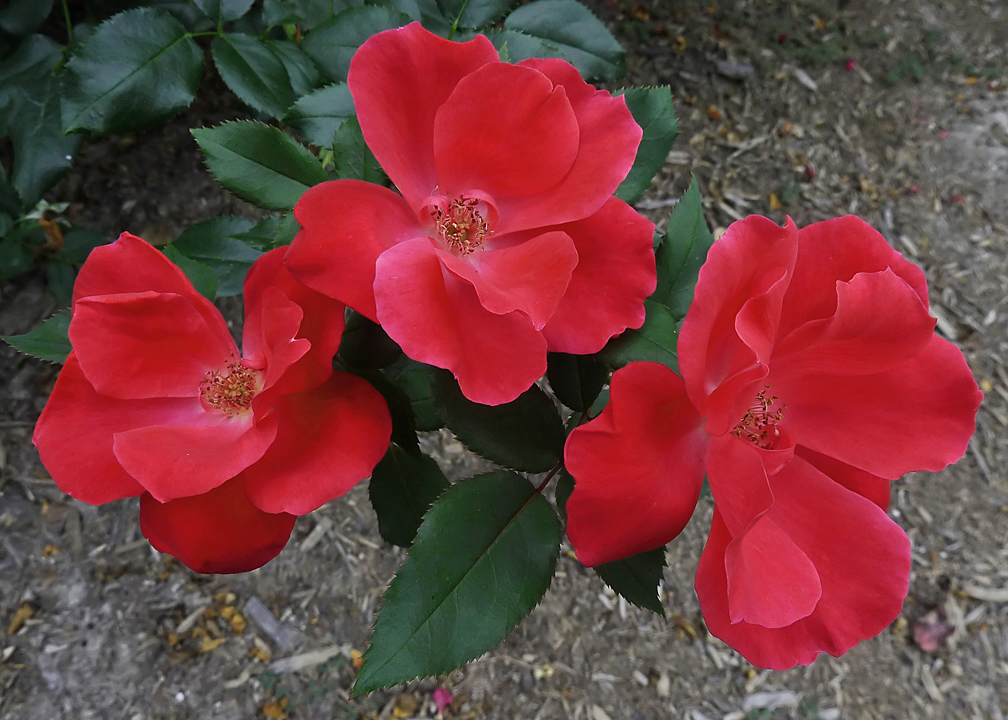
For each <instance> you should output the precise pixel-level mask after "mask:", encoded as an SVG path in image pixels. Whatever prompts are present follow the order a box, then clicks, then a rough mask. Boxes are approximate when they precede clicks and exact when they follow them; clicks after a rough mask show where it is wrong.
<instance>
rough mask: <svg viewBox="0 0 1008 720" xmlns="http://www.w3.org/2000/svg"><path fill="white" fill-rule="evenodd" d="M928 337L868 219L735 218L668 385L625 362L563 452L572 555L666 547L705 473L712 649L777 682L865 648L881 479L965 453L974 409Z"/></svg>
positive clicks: (918, 302)
mask: <svg viewBox="0 0 1008 720" xmlns="http://www.w3.org/2000/svg"><path fill="white" fill-rule="evenodd" d="M934 327H935V320H934V318H932V317H931V316H930V315H929V314H928V296H927V284H926V282H925V279H924V273H923V272H921V270H920V269H919V268H918V267H917V266H916V265H913V264H912V263H910V262H908V261H907V260H906V259H904V258H903V257H902V256H901V255H900V254H899V253H898V252H896V251H895V250H893V249H892V248H891V247H890V246H889V245H888V244H887V243H886V241H885V239H884V238H883V237H882V236H881V235H880V234H879V233H878V232H876V231H875V230H874V229H872V228H871V227H870V226H869V225H868V224H867V223H865V222H864V221H862V220H860V219H858V218H855V217H844V218H839V219H836V220H830V221H826V222H820V223H815V224H813V225H809V226H808V227H805V228H803V229H801V230H798V229H797V228H796V227H795V225H794V223H792V222H791V221H790V220H789V221H788V223H787V225H786V226H785V227H783V228H781V227H779V226H777V225H775V224H774V223H773V222H771V221H770V220H767V219H766V218H762V217H757V216H752V217H749V218H746V219H745V220H741V221H739V222H736V223H735V224H733V225H732V226H731V227H730V228H729V229H728V231H727V232H726V233H725V235H724V236H723V237H722V238H721V239H720V240H719V241H718V242H716V243H715V244H714V246H713V247H712V248H711V250H710V253H709V254H708V256H707V261H706V263H705V264H704V265H703V267H702V268H701V270H700V276H699V279H698V281H697V284H696V290H695V297H694V300H693V304H692V305H691V306H690V309H689V312H688V314H687V315H686V319H685V321H684V322H683V326H682V330H681V333H680V336H679V366H680V368H681V371H682V377H681V378H680V377H679V376H678V375H676V374H675V373H673V372H672V371H671V370H669V369H668V368H666V367H664V366H661V365H657V364H654V363H632V364H630V365H628V366H627V367H625V368H623V369H621V370H619V371H617V372H616V373H615V374H614V376H613V378H612V387H611V402H610V403H609V405H608V406H607V407H606V409H605V410H604V411H603V412H602V414H601V415H600V416H599V417H598V418H597V419H595V420H594V421H592V422H590V423H588V424H587V425H584V426H582V427H580V428H578V429H576V430H574V431H573V432H572V433H571V435H570V436H569V438H568V441H567V447H566V464H567V468H568V470H569V471H570V472H571V473H572V474H573V475H574V477H575V480H576V485H575V488H574V492H573V494H572V495H571V497H570V499H569V501H568V503H567V512H568V518H569V520H568V528H567V531H568V535H569V537H570V538H571V542H572V543H573V544H574V547H575V549H576V551H577V555H578V558H579V559H580V560H581V561H582V562H584V563H585V564H587V565H597V564H599V563H605V562H609V561H612V560H615V559H618V558H621V557H626V556H628V555H632V554H634V553H638V552H641V551H644V550H649V549H651V548H653V547H657V546H660V545H664V544H665V543H667V542H668V541H669V540H671V539H672V538H673V537H675V536H676V535H678V534H679V532H680V531H681V530H682V529H683V527H684V526H685V525H686V523H687V522H688V520H689V518H690V515H691V514H692V512H693V507H694V505H695V504H696V501H697V498H698V496H699V493H700V486H701V483H702V481H703V477H704V473H705V472H706V475H707V478H708V481H709V483H710V488H711V493H712V495H713V496H714V502H715V509H714V519H713V524H712V527H711V532H710V537H709V538H708V541H707V545H706V547H705V548H704V552H703V556H702V557H701V560H700V566H699V569H698V571H697V579H696V589H697V595H698V596H699V598H700V605H701V609H702V611H703V614H704V619H705V621H706V623H707V626H708V628H709V629H710V631H711V632H712V633H713V634H714V635H716V636H717V637H719V638H721V639H722V640H724V641H725V642H727V643H728V644H729V645H731V646H732V647H734V648H735V649H736V650H738V651H739V652H741V653H742V654H743V655H744V656H745V657H746V658H747V659H749V660H750V661H751V662H752V663H754V664H755V665H758V666H760V667H768V668H774V669H778V670H782V669H787V668H790V667H792V666H793V665H795V664H796V663H801V664H808V663H810V662H812V660H814V659H815V657H816V656H817V655H818V654H819V653H820V652H828V653H830V654H833V655H839V654H841V653H843V652H845V651H847V650H848V649H850V648H851V647H852V646H853V645H855V644H856V643H857V642H859V641H860V640H862V639H865V638H869V637H873V636H874V635H876V634H878V633H879V632H881V631H882V630H883V629H884V628H885V627H886V626H887V625H889V623H891V622H892V621H893V620H894V619H895V618H896V616H897V615H898V614H899V613H900V611H901V610H902V607H903V597H904V596H905V595H906V591H907V583H908V578H909V571H910V543H909V541H908V540H907V538H906V535H905V534H904V533H903V531H902V530H901V529H900V527H899V526H898V525H897V524H896V523H895V522H893V521H892V520H891V519H890V518H889V516H888V515H887V513H886V510H887V508H888V506H889V482H890V481H891V480H894V479H897V478H899V477H900V476H902V475H903V474H904V473H907V472H911V471H914V470H932V471H933V470H940V469H941V468H943V467H945V466H946V465H948V464H949V463H952V462H955V461H956V460H958V459H959V458H960V457H962V455H963V453H964V452H965V451H966V446H967V444H968V442H969V438H970V436H971V435H972V433H973V428H974V420H975V416H976V412H977V408H978V407H979V404H980V400H981V398H982V395H981V393H980V390H979V388H978V387H977V384H976V382H975V380H974V379H973V375H972V373H971V372H970V370H969V367H968V366H967V365H966V361H965V359H964V358H963V356H962V353H961V352H960V351H959V350H958V348H956V347H955V346H954V345H952V344H951V343H949V342H947V341H946V340H943V339H941V338H940V337H938V336H937V335H935V333H934Z"/></svg>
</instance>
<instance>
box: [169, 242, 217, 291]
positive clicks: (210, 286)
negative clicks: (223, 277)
mask: <svg viewBox="0 0 1008 720" xmlns="http://www.w3.org/2000/svg"><path fill="white" fill-rule="evenodd" d="M164 254H165V255H166V256H167V257H168V259H169V260H171V261H172V262H173V263H175V264H176V265H178V266H179V269H180V270H181V271H182V272H184V273H185V275H186V277H187V278H189V282H191V283H192V284H193V287H194V288H196V292H198V293H199V294H200V295H202V296H203V297H205V298H206V299H207V300H213V299H214V298H216V297H217V277H216V276H215V275H214V271H213V270H211V269H210V268H209V267H207V266H206V265H204V264H203V263H201V262H198V261H197V260H193V259H192V258H187V257H186V256H185V255H183V254H182V253H180V252H179V251H178V249H177V248H176V247H175V246H174V245H173V244H171V243H169V244H167V245H165V246H164Z"/></svg>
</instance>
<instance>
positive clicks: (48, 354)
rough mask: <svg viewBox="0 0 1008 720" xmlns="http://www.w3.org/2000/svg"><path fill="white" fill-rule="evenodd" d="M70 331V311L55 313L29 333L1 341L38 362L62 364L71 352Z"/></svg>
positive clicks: (0, 337)
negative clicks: (68, 334)
mask: <svg viewBox="0 0 1008 720" xmlns="http://www.w3.org/2000/svg"><path fill="white" fill-rule="evenodd" d="M69 329H70V311H69V310H64V311H63V312H59V313H56V314H55V315H53V316H52V317H51V318H49V319H48V320H46V321H45V322H44V323H42V324H41V325H39V326H38V327H37V328H35V329H34V330H32V331H31V332H30V333H25V334H24V335H3V336H0V340H3V341H4V342H6V343H7V344H9V345H10V346H11V347H13V348H14V349H15V350H18V351H19V352H23V353H25V354H26V355H31V356H32V357H37V358H38V359H39V360H47V361H48V362H53V363H59V364H61V365H62V364H63V363H64V362H65V361H66V358H67V355H69V354H70V351H71V350H73V347H72V346H71V345H70V338H69V337H68V336H67V332H68V331H69Z"/></svg>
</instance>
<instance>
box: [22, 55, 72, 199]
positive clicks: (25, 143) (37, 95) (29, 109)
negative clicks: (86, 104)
mask: <svg viewBox="0 0 1008 720" xmlns="http://www.w3.org/2000/svg"><path fill="white" fill-rule="evenodd" d="M7 108H8V111H9V112H10V113H11V114H10V116H9V117H8V119H7V124H8V130H9V132H10V136H11V141H12V143H13V144H14V168H13V173H12V174H11V180H12V182H13V184H14V187H15V188H16V189H17V192H18V195H20V196H21V199H22V200H23V201H24V204H25V205H26V206H29V207H31V206H33V205H35V203H37V202H38V201H39V200H40V199H41V197H42V195H43V194H44V193H45V191H46V190H48V189H49V188H51V187H52V186H53V185H54V184H55V183H56V181H57V180H59V179H60V177H61V176H62V175H63V173H65V172H66V171H67V170H68V169H69V168H70V165H71V164H72V162H73V156H74V155H75V154H76V152H77V148H78V147H79V146H80V142H81V138H80V137H79V136H73V135H70V136H64V135H63V129H62V127H61V124H60V90H59V78H58V77H57V76H56V75H55V74H52V73H50V74H49V75H48V76H47V77H45V78H44V79H43V80H41V81H39V82H38V83H37V84H36V85H35V86H34V87H33V88H31V89H30V90H26V89H22V88H15V89H14V90H13V92H12V93H11V96H10V101H9V103H8V104H7Z"/></svg>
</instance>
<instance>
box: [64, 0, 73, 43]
mask: <svg viewBox="0 0 1008 720" xmlns="http://www.w3.org/2000/svg"><path fill="white" fill-rule="evenodd" d="M63 20H64V21H65V22H66V28H67V45H69V44H70V43H72V42H73V23H72V22H70V8H69V7H67V0H63Z"/></svg>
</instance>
